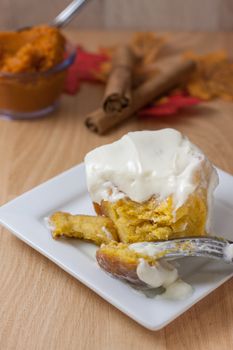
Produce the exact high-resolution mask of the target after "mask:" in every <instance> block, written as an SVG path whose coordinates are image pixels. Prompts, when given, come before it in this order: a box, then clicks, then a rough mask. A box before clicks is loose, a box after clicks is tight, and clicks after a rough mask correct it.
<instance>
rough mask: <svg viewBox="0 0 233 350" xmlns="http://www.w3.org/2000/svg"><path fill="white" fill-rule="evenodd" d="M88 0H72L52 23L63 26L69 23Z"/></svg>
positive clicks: (55, 25)
mask: <svg viewBox="0 0 233 350" xmlns="http://www.w3.org/2000/svg"><path fill="white" fill-rule="evenodd" d="M85 2H87V0H74V1H72V2H71V3H70V4H69V5H68V6H67V7H66V8H65V9H64V10H63V11H62V12H61V13H59V15H57V17H55V18H54V20H53V21H52V23H51V25H52V26H54V27H58V28H60V27H63V26H64V25H65V24H67V23H68V22H69V21H70V20H71V18H72V17H73V15H74V14H75V13H76V12H77V11H78V10H79V9H80V7H81V6H82V5H83V4H84V3H85Z"/></svg>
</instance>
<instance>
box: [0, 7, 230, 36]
mask: <svg viewBox="0 0 233 350" xmlns="http://www.w3.org/2000/svg"><path fill="white" fill-rule="evenodd" d="M69 2H70V1H69V0H52V1H51V0H50V1H48V0H40V1H38V0H1V11H0V27H1V29H14V28H17V27H21V26H24V25H30V24H38V23H43V22H49V20H51V19H52V18H53V17H54V16H55V15H56V14H57V13H59V11H61V10H62V9H63V8H64V7H65V6H66V5H67V4H68V3H69ZM89 2H90V3H89V5H88V6H85V8H83V11H81V13H80V14H78V15H77V16H76V18H75V19H74V20H73V22H72V26H73V27H76V28H81V29H86V28H89V29H91V28H96V29H106V28H108V29H144V30H147V29H153V30H157V29H160V30H191V31H193V30H194V31H202V30H207V31H216V30H218V31H221V30H222V31H226V30H232V29H233V0H90V1H89Z"/></svg>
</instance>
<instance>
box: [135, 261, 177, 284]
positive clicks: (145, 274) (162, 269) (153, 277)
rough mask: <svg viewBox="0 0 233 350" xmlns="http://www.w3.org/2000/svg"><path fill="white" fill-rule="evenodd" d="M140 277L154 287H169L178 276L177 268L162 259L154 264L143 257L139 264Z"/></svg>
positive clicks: (138, 273)
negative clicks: (150, 263) (151, 264)
mask: <svg viewBox="0 0 233 350" xmlns="http://www.w3.org/2000/svg"><path fill="white" fill-rule="evenodd" d="M137 275H138V278H139V279H140V280H141V281H143V282H145V283H146V284H147V285H148V286H151V287H153V288H158V287H161V286H162V287H167V286H169V285H170V284H172V283H173V282H175V281H176V280H177V278H178V272H177V269H176V268H174V266H172V265H171V264H169V263H168V262H167V261H164V260H160V261H159V262H157V263H156V265H154V266H150V265H149V264H148V262H147V261H145V260H144V259H141V260H140V262H139V264H138V266H137Z"/></svg>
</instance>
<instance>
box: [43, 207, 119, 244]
mask: <svg viewBox="0 0 233 350" xmlns="http://www.w3.org/2000/svg"><path fill="white" fill-rule="evenodd" d="M48 225H49V228H50V230H51V232H52V236H53V238H58V237H61V236H63V237H70V238H72V237H73V238H81V239H86V240H89V241H92V242H94V243H95V244H97V245H101V244H102V243H109V242H111V241H118V235H117V230H116V228H115V226H114V224H113V222H112V220H111V219H109V218H107V217H104V216H89V215H71V214H69V213H64V212H56V213H54V214H52V215H51V216H50V217H49V219H48Z"/></svg>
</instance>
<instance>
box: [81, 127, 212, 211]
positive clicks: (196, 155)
mask: <svg viewBox="0 0 233 350" xmlns="http://www.w3.org/2000/svg"><path fill="white" fill-rule="evenodd" d="M85 166H86V175H87V187H88V190H89V193H90V196H91V198H92V201H93V202H96V203H100V202H101V201H102V200H108V201H112V202H114V201H117V200H118V199H121V198H124V197H128V198H130V199H131V200H133V201H136V202H140V203H141V202H144V201H146V200H148V199H150V198H151V197H152V196H156V198H157V200H159V201H163V200H165V199H166V198H167V197H168V196H170V195H172V197H173V206H174V209H177V208H179V207H180V206H182V204H184V203H185V201H186V200H187V198H188V196H189V195H190V194H191V193H193V192H194V191H195V190H197V189H198V187H200V186H201V187H204V188H206V189H207V190H208V202H209V207H210V206H211V199H212V192H213V190H214V188H215V187H216V185H217V183H218V177H217V173H216V171H215V169H214V168H213V167H212V165H211V163H210V162H209V160H208V159H207V158H206V156H205V155H204V154H203V152H202V151H201V150H200V149H199V148H198V147H196V146H195V145H193V144H192V143H191V142H190V141H189V139H188V138H187V137H185V136H183V135H182V134H181V133H180V132H179V131H177V130H174V129H161V130H157V131H136V132H129V133H128V134H126V135H124V136H123V137H122V138H121V139H120V140H118V141H116V142H113V143H112V144H108V145H104V146H101V147H98V148H96V149H94V150H92V151H91V152H89V153H88V154H87V155H86V157H85ZM203 169H205V171H203Z"/></svg>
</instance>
